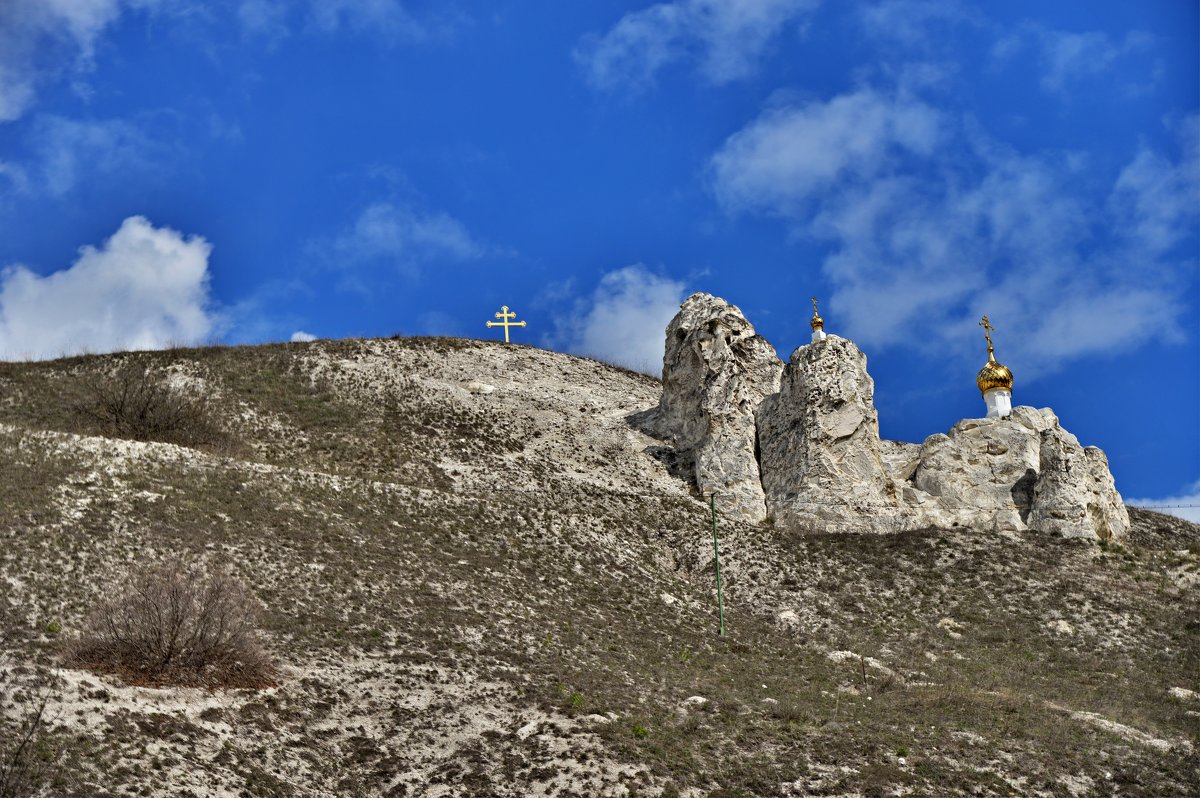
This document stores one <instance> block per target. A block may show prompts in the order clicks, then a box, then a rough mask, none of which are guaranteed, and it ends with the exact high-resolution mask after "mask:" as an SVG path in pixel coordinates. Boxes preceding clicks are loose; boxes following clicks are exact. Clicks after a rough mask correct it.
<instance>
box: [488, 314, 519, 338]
mask: <svg viewBox="0 0 1200 798" xmlns="http://www.w3.org/2000/svg"><path fill="white" fill-rule="evenodd" d="M516 317H517V314H516V313H513V312H512V311H510V310H509V309H508V305H501V306H500V312H499V313H497V314H496V318H498V319H500V321H489V322H487V326H489V327H503V328H504V343H508V328H509V327H524V326H525V322H523V321H511V319H515V318H516Z"/></svg>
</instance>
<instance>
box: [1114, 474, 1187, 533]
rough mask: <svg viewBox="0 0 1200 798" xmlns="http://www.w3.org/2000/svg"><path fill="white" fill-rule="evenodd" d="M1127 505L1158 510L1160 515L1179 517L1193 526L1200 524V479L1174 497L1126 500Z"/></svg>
mask: <svg viewBox="0 0 1200 798" xmlns="http://www.w3.org/2000/svg"><path fill="white" fill-rule="evenodd" d="M1125 503H1126V504H1128V505H1132V506H1135V507H1149V508H1151V509H1157V510H1158V512H1160V513H1167V514H1168V515H1174V516H1178V517H1179V518H1184V519H1187V520H1188V521H1191V522H1192V523H1193V524H1200V479H1198V480H1196V481H1195V482H1193V483H1192V484H1191V485H1189V486H1187V487H1185V488H1184V489H1183V491H1182V492H1181V493H1177V494H1175V495H1173V496H1166V497H1164V498H1160V499H1126V500H1125ZM1181 505H1191V506H1181Z"/></svg>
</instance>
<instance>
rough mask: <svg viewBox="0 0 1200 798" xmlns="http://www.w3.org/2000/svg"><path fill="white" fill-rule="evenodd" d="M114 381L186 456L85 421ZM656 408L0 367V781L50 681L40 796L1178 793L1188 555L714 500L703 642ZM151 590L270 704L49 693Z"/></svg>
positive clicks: (1181, 533) (360, 374) (154, 691)
mask: <svg viewBox="0 0 1200 798" xmlns="http://www.w3.org/2000/svg"><path fill="white" fill-rule="evenodd" d="M130 364H133V365H134V366H136V367H138V368H142V369H145V370H146V373H148V374H151V375H154V378H155V379H158V380H161V382H162V385H164V386H167V387H168V388H169V390H170V391H172V392H174V393H175V394H176V395H178V396H182V397H188V398H189V399H190V400H192V401H195V402H197V403H198V404H197V406H198V407H202V408H203V411H204V413H205V418H204V419H203V421H204V424H205V428H204V434H203V435H194V436H192V437H191V438H188V437H187V436H180V435H174V436H172V435H171V434H165V435H162V436H159V437H160V440H158V441H155V440H149V441H139V440H129V439H124V438H121V437H118V436H117V434H114V431H113V429H111V428H109V427H106V426H104V425H102V424H100V423H99V422H98V421H96V419H95V418H94V417H91V416H89V415H87V414H86V413H82V412H81V411H80V408H81V407H87V406H88V402H90V401H92V400H93V399H94V393H95V390H96V387H95V386H96V385H97V384H98V381H102V380H105V379H109V380H111V379H113V378H115V377H116V376H117V375H119V374H121V373H122V370H127V369H129V368H130ZM661 390H662V387H661V385H660V383H659V382H658V381H657V380H654V379H652V378H649V377H646V376H644V375H640V374H636V373H632V372H629V371H625V370H622V369H619V368H614V367H612V366H609V365H606V364H603V363H599V362H596V361H593V360H587V359H581V358H575V357H570V356H567V355H563V354H559V353H554V352H549V351H544V350H540V349H535V348H531V347H525V346H516V345H506V344H503V343H496V342H485V341H475V340H463V339H449V338H408V339H403V338H398V339H386V340H343V341H315V342H311V343H293V344H272V345H265V346H257V347H232V348H224V347H215V348H206V349H179V350H170V351H164V352H143V353H132V354H118V355H105V356H89V357H76V358H68V359H62V360H57V361H52V362H41V363H0V754H3V753H4V752H5V751H9V752H10V753H11V750H12V749H11V741H12V735H13V734H14V733H15V732H14V730H15V729H17V728H18V727H19V726H20V723H21V721H22V718H24V717H25V716H26V713H28V711H29V707H30V705H31V703H33V699H34V696H32V695H31V693H30V691H31V690H34V689H36V686H37V685H38V684H41V685H43V689H45V690H46V691H48V692H47V695H48V699H49V703H48V705H47V713H46V718H47V725H46V727H45V729H44V730H43V732H42V733H41V735H40V737H39V739H38V741H37V746H36V750H34V751H33V754H32V755H33V756H34V757H35V758H36V757H40V758H41V759H42V761H43V762H45V763H48V767H47V768H46V769H45V773H44V778H43V779H42V782H41V785H40V786H39V787H37V790H39V791H40V792H36V793H34V794H41V795H64V796H118V795H120V796H125V795H145V796H230V797H232V796H297V797H299V796H380V795H387V796H430V797H433V796H447V797H448V796H503V797H511V798H518V797H523V796H551V795H555V796H587V797H589V798H590V797H591V796H688V797H689V798H706V797H709V796H711V797H713V798H733V797H734V796H806V795H824V796H847V797H849V796H893V795H894V796H905V795H962V796H1000V795H1020V796H1116V795H1120V796H1173V795H1196V794H1197V786H1196V785H1197V784H1200V527H1197V526H1196V525H1194V524H1189V523H1187V522H1184V521H1180V520H1178V519H1173V518H1169V517H1167V516H1162V515H1158V514H1155V513H1151V512H1147V511H1138V510H1131V517H1132V523H1133V527H1132V530H1131V533H1130V536H1129V540H1128V542H1127V543H1125V544H1122V545H1115V544H1098V543H1095V542H1091V541H1086V540H1078V539H1063V538H1057V537H1054V536H1051V535H1046V534H1041V533H1038V532H1036V531H1029V532H1021V533H990V534H984V533H980V532H971V531H968V530H964V529H957V530H935V529H927V530H916V531H907V532H902V533H897V534H882V535H862V534H859V535H845V534H838V532H839V530H838V529H834V528H829V529H810V530H794V529H788V530H785V529H783V528H781V527H776V526H774V525H773V524H772V523H771V521H770V519H768V521H767V523H765V524H761V525H749V524H743V523H737V522H735V521H732V520H730V519H728V518H724V517H722V515H721V512H720V509H721V508H720V505H719V504H718V507H717V510H718V513H717V516H718V517H717V523H718V529H719V532H720V537H721V552H720V567H721V575H722V577H723V598H724V603H725V619H724V620H725V626H726V633H725V635H724V636H720V635H718V634H717V631H718V612H717V590H716V578H715V577H716V573H715V562H714V557H713V537H712V522H711V516H710V508H709V505H708V504H707V503H706V501H705V500H704V498H703V497H701V496H700V495H698V493H697V492H696V489H695V486H694V484H693V483H692V481H691V479H690V478H689V475H688V474H687V473H686V468H685V467H684V465H685V464H683V463H681V462H680V461H679V458H677V457H676V456H675V454H674V452H673V450H672V448H671V443H670V442H669V441H665V440H660V439H657V438H655V437H652V436H651V435H649V434H648V433H647V432H646V431H645V429H644V427H643V425H641V424H640V423H639V421H638V419H639V417H640V416H639V414H642V413H644V411H646V410H648V409H650V408H653V407H654V406H655V405H656V404H657V403H658V401H659V397H660V394H661ZM173 557H182V558H184V559H185V560H187V561H190V562H196V563H201V564H203V565H204V566H205V567H210V566H211V567H213V568H217V567H222V566H223V567H226V568H228V569H229V570H231V571H232V572H233V573H234V574H235V575H236V576H237V578H238V579H240V580H241V581H242V582H243V583H244V584H245V585H246V586H247V587H248V588H249V590H250V591H251V592H252V594H253V595H254V597H255V598H256V599H257V601H258V602H260V603H261V606H262V614H261V618H260V629H261V639H262V642H263V645H264V647H265V648H266V650H267V652H268V653H269V655H270V656H271V658H272V659H273V660H274V661H275V662H276V663H277V664H278V666H279V673H278V677H277V679H275V683H274V684H273V685H272V686H269V687H266V688H264V689H258V690H251V689H212V690H208V689H203V688H194V687H149V686H144V685H139V684H136V683H130V682H127V681H125V680H122V679H121V678H118V677H117V676H112V675H98V674H95V673H92V672H89V671H86V670H81V669H79V668H78V667H77V666H75V665H74V664H73V663H72V661H71V660H70V658H69V657H68V656H67V653H66V652H68V650H69V647H70V645H71V643H72V641H74V640H76V639H78V637H79V636H80V634H81V633H83V632H85V631H87V629H86V625H87V618H88V616H89V613H90V611H91V610H92V608H93V607H95V606H97V604H98V603H100V602H101V601H102V600H104V599H106V598H110V597H112V596H114V595H117V594H119V593H120V592H121V591H122V589H123V588H124V586H126V585H127V584H128V578H129V577H128V575H129V573H130V572H131V571H134V572H136V571H137V570H138V569H141V568H145V567H146V566H148V565H150V564H153V563H158V562H162V561H165V560H167V559H169V558H173ZM46 673H49V677H44V676H43V674H46ZM46 678H48V679H49V682H47V681H46ZM6 735H7V737H6ZM6 746H8V747H6ZM3 765H4V760H3V758H2V757H0V774H2V773H3V770H2V768H3ZM2 785H3V779H2V778H0V795H2V794H3V786H2ZM13 794H14V795H15V794H16V793H13ZM4 798H9V796H8V795H4Z"/></svg>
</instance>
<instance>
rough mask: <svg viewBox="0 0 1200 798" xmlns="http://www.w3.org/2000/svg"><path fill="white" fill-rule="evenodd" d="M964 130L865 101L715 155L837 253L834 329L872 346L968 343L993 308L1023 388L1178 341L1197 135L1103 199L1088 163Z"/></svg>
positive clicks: (762, 126)
mask: <svg viewBox="0 0 1200 798" xmlns="http://www.w3.org/2000/svg"><path fill="white" fill-rule="evenodd" d="M1191 124H1192V122H1189V123H1188V125H1184V126H1183V127H1187V128H1188V131H1191V130H1193V128H1192V127H1190V125H1191ZM968 130H969V127H968V126H966V125H965V124H961V123H958V122H956V121H955V120H953V119H951V118H949V117H946V116H942V115H939V114H937V113H935V112H934V111H932V110H931V109H929V108H928V107H926V106H924V105H923V104H922V103H920V102H919V101H917V100H914V99H904V98H902V97H898V96H892V95H888V94H886V93H882V92H877V91H872V90H869V89H862V90H859V91H856V92H853V93H851V94H848V95H842V96H839V97H834V98H831V99H829V100H827V101H824V102H820V103H810V104H807V105H803V106H797V107H792V108H776V109H772V110H769V111H767V112H764V113H763V114H762V115H761V116H760V117H759V118H758V119H756V120H754V121H752V122H751V123H750V124H749V125H747V126H746V127H745V128H744V129H743V130H741V131H739V132H737V133H735V134H733V135H732V136H731V137H730V138H729V139H728V140H727V141H726V142H725V144H724V146H723V147H721V148H720V150H719V151H718V152H716V153H715V154H714V156H713V157H712V161H711V170H712V175H713V179H714V191H715V193H716V196H717V197H718V198H719V199H720V200H721V201H722V203H723V204H724V205H725V206H726V207H727V208H728V209H730V210H732V211H735V212H736V211H754V212H760V213H767V214H774V215H778V216H780V217H783V218H785V219H787V220H788V222H789V223H790V224H791V225H792V226H793V228H794V229H795V230H796V232H797V233H798V234H800V235H804V236H807V237H810V238H812V239H814V240H817V241H819V242H823V243H825V244H827V245H828V246H829V248H830V249H829V254H828V256H827V257H826V258H825V261H824V263H823V264H822V268H823V271H824V274H825V276H826V277H827V278H828V280H829V281H830V283H831V284H832V285H833V287H834V293H833V295H832V297H831V301H830V305H829V312H828V313H827V314H826V317H827V318H828V319H829V324H830V328H831V329H840V330H843V331H845V332H846V333H848V334H849V335H851V336H853V337H854V338H856V339H857V340H858V341H859V342H860V343H862V344H865V345H868V346H872V347H883V346H886V345H890V344H914V345H918V346H920V345H931V346H935V347H936V348H937V349H938V351H942V352H944V351H947V350H948V349H949V350H953V349H954V348H955V347H959V348H963V347H969V346H972V345H974V344H975V343H976V342H975V340H974V337H975V334H976V333H977V332H978V330H977V329H975V327H974V325H975V322H976V321H977V320H978V318H979V316H980V315H981V314H982V313H988V314H989V315H990V316H991V318H992V319H993V321H995V322H996V323H997V326H998V327H1000V328H1001V331H1000V332H998V334H997V345H998V346H1000V347H1001V349H1002V350H1003V352H1002V354H1003V355H1004V356H1005V357H1006V358H1008V362H1009V364H1010V365H1012V366H1014V368H1018V369H1019V370H1020V371H1021V373H1022V376H1024V377H1026V378H1028V377H1031V376H1035V375H1036V374H1038V373H1044V372H1046V371H1050V370H1053V369H1056V368H1058V367H1059V366H1060V365H1061V364H1062V363H1063V362H1065V361H1067V360H1070V359H1072V358H1076V357H1080V356H1083V355H1095V354H1106V353H1109V352H1112V351H1116V350H1121V349H1128V348H1131V347H1136V346H1138V345H1140V344H1141V343H1142V342H1145V341H1148V340H1154V339H1159V340H1176V339H1177V338H1178V337H1179V336H1180V334H1181V333H1180V327H1179V316H1180V313H1181V312H1182V302H1181V294H1182V287H1181V285H1179V284H1178V282H1179V280H1180V277H1179V274H1180V271H1181V270H1180V269H1179V268H1178V264H1177V263H1174V262H1172V261H1171V260H1170V252H1171V251H1172V250H1171V247H1172V246H1174V245H1176V244H1178V243H1179V242H1180V241H1182V240H1183V239H1184V238H1185V237H1186V236H1189V235H1193V234H1194V229H1195V227H1194V225H1195V219H1196V214H1197V203H1196V202H1195V198H1196V196H1197V195H1196V190H1197V189H1196V180H1197V174H1198V171H1197V170H1198V161H1197V156H1196V154H1195V151H1196V147H1195V146H1194V142H1193V143H1188V142H1189V141H1190V140H1189V139H1188V136H1189V135H1192V134H1191V133H1190V132H1189V133H1186V134H1184V135H1183V136H1182V140H1183V141H1184V144H1182V145H1181V148H1180V152H1181V154H1180V155H1179V157H1177V158H1172V157H1170V156H1169V155H1165V154H1163V153H1157V152H1151V151H1148V150H1144V151H1142V152H1140V153H1138V155H1137V156H1136V157H1135V158H1134V159H1133V161H1132V162H1131V163H1130V164H1129V165H1128V166H1127V167H1126V168H1125V170H1124V171H1123V172H1122V173H1121V174H1120V175H1119V176H1118V177H1116V179H1115V181H1114V182H1113V183H1112V184H1111V196H1110V197H1109V198H1107V199H1097V198H1096V197H1095V193H1096V192H1094V191H1093V190H1092V189H1091V187H1088V186H1086V181H1085V180H1083V177H1084V176H1083V175H1081V174H1080V172H1079V170H1080V169H1081V168H1082V167H1081V166H1080V163H1081V162H1080V161H1078V160H1077V159H1069V158H1062V157H1061V156H1059V155H1057V154H1047V155H1022V154H1020V153H1016V152H1014V151H1012V150H1010V149H1007V148H1005V147H1002V146H999V145H997V144H996V143H994V142H991V141H988V140H987V139H986V138H984V137H982V136H981V135H978V134H969V133H968V132H967V131H968ZM842 138H844V139H845V140H844V142H841V143H839V140H840V139H842ZM935 145H936V146H935ZM1184 257H1186V256H1184ZM968 351H969V352H971V353H975V354H977V352H976V351H975V348H969V349H963V352H964V354H965V353H966V352H968Z"/></svg>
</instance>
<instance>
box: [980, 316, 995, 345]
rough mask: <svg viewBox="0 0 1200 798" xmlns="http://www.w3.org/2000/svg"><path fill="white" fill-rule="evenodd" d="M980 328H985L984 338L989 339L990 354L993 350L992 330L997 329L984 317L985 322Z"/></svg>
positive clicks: (982, 322) (981, 323)
mask: <svg viewBox="0 0 1200 798" xmlns="http://www.w3.org/2000/svg"><path fill="white" fill-rule="evenodd" d="M979 326H980V327H982V328H983V337H984V338H987V342H988V351H989V352H990V351H991V349H992V330H994V329H996V328H995V327H993V326H992V323H991V322H990V321H988V317H987V316H984V317H983V321H981V322H979Z"/></svg>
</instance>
